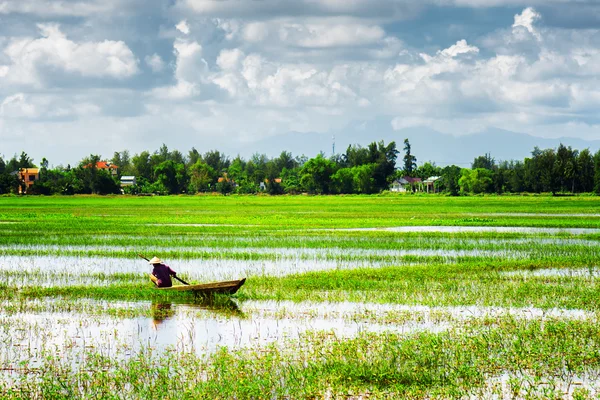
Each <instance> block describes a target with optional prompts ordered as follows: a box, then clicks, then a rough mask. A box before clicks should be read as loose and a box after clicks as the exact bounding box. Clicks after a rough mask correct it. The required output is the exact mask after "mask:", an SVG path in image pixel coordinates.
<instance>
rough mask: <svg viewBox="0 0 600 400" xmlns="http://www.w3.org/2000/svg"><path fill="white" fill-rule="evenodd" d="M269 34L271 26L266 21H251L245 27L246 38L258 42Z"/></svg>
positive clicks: (244, 35)
mask: <svg viewBox="0 0 600 400" xmlns="http://www.w3.org/2000/svg"><path fill="white" fill-rule="evenodd" d="M268 34H269V28H268V26H267V24H266V23H264V22H251V23H249V24H247V25H246V26H245V27H244V32H243V37H244V40H246V41H248V42H251V43H256V42H262V41H263V40H265V39H266V37H267V35H268Z"/></svg>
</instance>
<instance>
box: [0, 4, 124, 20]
mask: <svg viewBox="0 0 600 400" xmlns="http://www.w3.org/2000/svg"><path fill="white" fill-rule="evenodd" d="M114 6H115V3H114V2H113V1H108V0H107V1H61V0H0V14H11V13H22V14H35V15H44V16H75V17H82V16H90V15H94V14H98V13H106V12H109V11H111V10H114Z"/></svg>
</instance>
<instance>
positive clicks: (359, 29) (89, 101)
mask: <svg viewBox="0 0 600 400" xmlns="http://www.w3.org/2000/svg"><path fill="white" fill-rule="evenodd" d="M599 73H600V1H598V0H595V1H592V0H530V1H528V2H523V1H519V0H421V1H413V0H294V1H291V0H0V156H2V157H3V158H5V159H6V158H10V157H12V156H13V155H14V154H20V153H21V151H25V152H26V153H27V154H28V155H29V156H30V157H32V158H33V159H34V162H36V163H39V162H40V161H41V160H42V158H43V157H45V158H47V159H48V161H49V162H50V165H66V164H71V165H75V164H77V163H78V162H79V161H80V160H81V159H82V158H83V157H86V156H88V155H90V154H98V155H101V156H102V157H103V158H111V157H112V155H113V153H114V152H115V151H123V150H128V151H129V152H130V154H131V155H134V154H137V153H139V152H141V151H144V150H148V151H150V152H153V151H155V150H158V148H159V147H160V146H161V145H162V144H163V143H164V144H166V145H167V146H168V148H169V149H177V150H180V151H181V152H182V153H184V154H187V152H188V151H189V150H190V149H191V148H192V147H194V148H196V149H197V150H198V151H200V152H201V153H204V152H206V151H209V150H213V149H217V150H222V151H225V152H226V153H228V154H229V155H230V156H235V154H240V155H242V156H244V157H246V158H247V157H249V156H250V155H251V154H246V152H247V149H250V148H251V147H252V144H253V143H256V142H258V141H261V142H262V143H269V140H272V141H276V140H277V138H278V136H280V135H284V134H288V135H289V134H290V132H293V134H294V135H298V136H299V137H300V138H302V135H307V137H312V136H310V135H308V134H309V133H311V134H314V133H319V134H323V135H328V136H331V134H332V133H335V132H343V131H344V129H350V128H352V127H356V126H361V124H363V125H364V124H366V123H368V122H369V121H374V120H377V121H382V120H383V121H385V124H389V127H391V129H394V130H397V131H401V130H403V129H406V128H423V129H429V130H431V129H433V130H436V131H438V132H441V133H444V134H449V135H465V134H469V133H475V132H482V131H485V130H486V129H490V128H498V129H505V130H509V131H514V132H523V133H527V134H530V135H534V136H539V137H545V138H556V137H577V138H581V139H586V140H595V139H599V138H600V113H598V110H599V108H600V74H599ZM371 135H372V136H373V140H378V138H377V132H372V133H371ZM399 141H400V142H401V140H399ZM280 144H281V143H280ZM284 144H285V143H284ZM433 145H435V144H433ZM289 151H291V152H292V154H294V149H293V148H290V149H289ZM294 155H296V154H294ZM315 155H316V154H315ZM309 156H314V155H309Z"/></svg>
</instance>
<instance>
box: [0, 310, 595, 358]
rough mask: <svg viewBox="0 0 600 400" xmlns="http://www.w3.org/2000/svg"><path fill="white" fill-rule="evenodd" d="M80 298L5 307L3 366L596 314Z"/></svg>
mask: <svg viewBox="0 0 600 400" xmlns="http://www.w3.org/2000/svg"><path fill="white" fill-rule="evenodd" d="M79 301H80V302H84V303H85V302H87V303H88V304H87V307H88V311H90V312H80V311H75V312H74V311H72V310H71V311H60V308H61V305H60V304H54V305H52V304H50V305H46V306H47V307H48V309H49V310H52V311H44V310H43V308H44V306H45V304H46V303H48V302H43V303H40V302H31V304H30V306H31V307H32V308H33V311H31V312H30V311H27V307H26V306H25V307H24V308H23V311H17V312H6V311H2V308H0V326H1V328H0V344H2V346H0V364H2V365H4V366H5V367H6V368H7V369H17V370H18V369H19V363H20V362H21V361H27V362H28V367H29V368H36V367H38V366H39V365H40V362H41V361H42V360H43V357H44V354H46V353H47V352H50V353H51V354H55V355H60V357H61V358H63V359H64V360H65V362H70V363H74V364H77V363H83V362H84V361H85V357H86V356H87V355H86V353H87V352H90V351H92V352H95V353H99V354H102V355H105V356H109V357H114V358H117V359H124V358H127V357H131V356H132V355H134V354H136V352H138V351H140V349H142V348H143V347H149V348H152V349H153V350H155V351H158V352H170V351H177V352H194V353H196V354H197V355H200V356H205V355H208V354H212V353H214V352H215V351H216V350H218V349H219V348H220V347H221V346H226V347H228V348H229V349H241V348H263V347H265V346H266V345H268V344H271V343H278V344H281V345H285V343H286V342H288V341H289V340H295V339H299V338H301V337H302V335H304V334H306V333H307V332H308V331H311V332H312V331H320V332H326V333H327V332H329V333H331V334H334V335H335V336H336V337H337V338H350V337H354V336H356V335H357V334H359V333H361V332H379V333H380V332H392V333H397V334H410V333H414V332H418V331H430V332H441V331H444V330H446V329H449V328H451V327H452V326H460V325H461V324H464V323H466V322H468V321H474V320H477V319H480V318H484V317H494V318H499V317H503V316H513V317H516V318H524V319H533V318H536V319H540V318H563V319H593V318H596V314H595V313H593V312H588V311H583V310H559V309H553V310H542V309H536V308H502V307H477V306H466V307H427V306H406V305H391V304H383V305H382V304H368V303H366V304H365V303H351V302H341V303H327V302H326V303H313V302H302V303H294V302H288V301H286V302H275V301H247V302H243V303H240V304H238V303H237V302H235V301H234V300H229V301H227V302H223V303H221V304H219V305H215V304H195V305H191V304H172V303H162V304H161V303H154V304H153V303H150V302H137V303H114V302H113V303H111V302H107V301H94V300H79ZM79 301H78V302H79ZM49 303H52V301H50V302H49ZM64 305H65V304H64V303H63V306H64ZM40 307H41V309H40ZM109 308H113V309H119V308H123V309H125V310H132V309H133V310H137V311H144V310H145V311H149V314H151V315H152V316H151V317H114V316H109V315H106V314H105V313H102V312H99V313H96V312H93V310H94V309H95V310H96V311H100V310H107V309H109Z"/></svg>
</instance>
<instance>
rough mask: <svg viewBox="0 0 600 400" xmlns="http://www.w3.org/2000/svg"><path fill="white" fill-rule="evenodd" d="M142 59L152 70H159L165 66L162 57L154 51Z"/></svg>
mask: <svg viewBox="0 0 600 400" xmlns="http://www.w3.org/2000/svg"><path fill="white" fill-rule="evenodd" d="M144 61H145V62H146V64H147V65H148V66H149V67H150V69H151V70H152V72H161V71H162V70H163V69H164V68H165V63H164V61H163V59H162V58H161V57H160V56H159V55H158V54H156V53H154V54H152V55H151V56H146V57H145V58H144Z"/></svg>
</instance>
